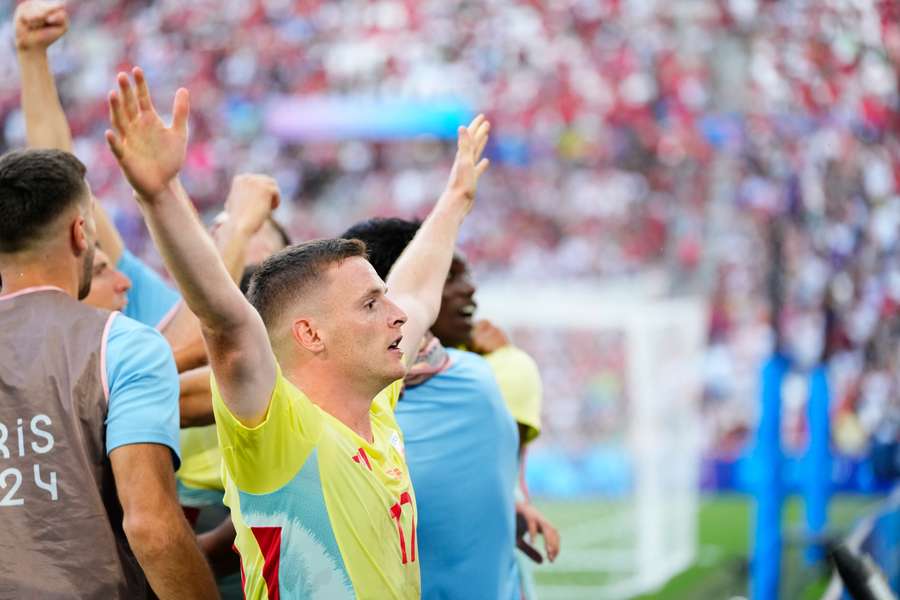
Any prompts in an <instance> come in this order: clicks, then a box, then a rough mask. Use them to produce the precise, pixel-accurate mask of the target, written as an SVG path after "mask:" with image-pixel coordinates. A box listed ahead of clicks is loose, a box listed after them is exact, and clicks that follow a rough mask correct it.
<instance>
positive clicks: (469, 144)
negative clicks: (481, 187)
mask: <svg viewBox="0 0 900 600" xmlns="http://www.w3.org/2000/svg"><path fill="white" fill-rule="evenodd" d="M490 130H491V124H490V122H488V120H487V118H485V116H484V115H478V116H477V117H475V119H474V120H473V121H472V122H471V123H469V126H468V127H460V128H459V129H458V130H457V135H458V141H457V150H456V160H454V161H453V168H452V169H451V170H450V179H449V180H448V181H447V190H446V191H447V192H449V193H451V194H453V195H454V196H457V197H459V198H460V199H462V201H463V202H464V203H465V212H468V211H469V210H471V209H472V205H473V203H474V202H475V190H476V188H477V187H478V178H479V177H481V175H482V174H483V173H484V172H485V171H486V170H487V168H488V164H489V162H488V160H487V159H486V158H481V154H482V153H483V152H484V147H485V146H486V145H487V141H488V132H490Z"/></svg>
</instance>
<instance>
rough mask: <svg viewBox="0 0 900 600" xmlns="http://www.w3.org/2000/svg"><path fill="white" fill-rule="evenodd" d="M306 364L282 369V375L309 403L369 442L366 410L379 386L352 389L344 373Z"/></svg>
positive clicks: (370, 428)
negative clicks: (342, 375)
mask: <svg viewBox="0 0 900 600" xmlns="http://www.w3.org/2000/svg"><path fill="white" fill-rule="evenodd" d="M317 366H318V365H315V364H310V365H306V366H305V367H302V366H301V367H297V368H295V369H294V370H293V371H290V372H289V371H285V377H287V378H288V380H289V381H290V382H291V383H293V384H294V385H295V386H297V389H299V390H301V391H302V392H303V393H304V394H306V397H307V398H309V399H310V400H311V401H312V402H313V404H316V405H317V406H318V407H319V408H321V409H322V410H324V411H325V412H327V413H328V414H330V415H331V416H332V417H334V418H335V419H337V420H338V421H340V422H341V423H343V424H344V425H346V426H347V427H349V428H350V429H352V430H353V431H355V432H356V433H357V435H359V436H360V437H361V438H363V439H364V440H366V441H368V442H369V443H372V440H373V438H372V421H371V419H370V417H369V411H370V409H371V407H372V400H373V399H374V398H375V396H376V395H377V394H378V392H379V391H381V390H375V391H374V392H373V391H372V390H371V389H356V388H355V387H354V386H353V385H352V383H351V382H348V381H347V378H346V377H341V376H336V375H335V374H332V373H328V372H327V371H323V370H322V369H321V368H317Z"/></svg>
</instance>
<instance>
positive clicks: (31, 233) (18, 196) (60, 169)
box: [0, 150, 87, 254]
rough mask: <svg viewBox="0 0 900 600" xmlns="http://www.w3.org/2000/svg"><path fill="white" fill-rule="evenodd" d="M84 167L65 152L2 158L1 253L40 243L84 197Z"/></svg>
mask: <svg viewBox="0 0 900 600" xmlns="http://www.w3.org/2000/svg"><path fill="white" fill-rule="evenodd" d="M85 172H86V169H85V166H84V164H82V162H81V161H80V160H78V159H77V158H75V156H74V155H72V154H70V153H68V152H63V151H61V150H16V151H13V152H7V153H6V154H4V155H3V156H0V253H5V254H12V253H15V252H21V251H23V250H28V249H30V248H31V247H33V246H34V245H35V244H36V243H39V242H40V241H41V240H42V239H43V237H44V234H45V233H46V232H47V228H48V227H49V226H50V225H51V224H53V222H54V221H56V219H57V218H58V217H59V216H60V215H61V214H62V213H64V212H65V211H66V209H67V208H69V207H70V206H71V205H73V204H75V203H76V202H78V201H79V200H80V199H82V198H84V197H85V196H86V194H87V185H86V184H85V182H84V174H85Z"/></svg>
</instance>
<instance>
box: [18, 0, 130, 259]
mask: <svg viewBox="0 0 900 600" xmlns="http://www.w3.org/2000/svg"><path fill="white" fill-rule="evenodd" d="M13 20H14V22H15V36H16V55H17V56H18V60H19V70H20V72H21V76H22V92H21V98H22V112H23V114H24V116H25V136H26V139H27V142H28V146H29V147H31V148H55V149H57V150H65V151H66V152H72V132H71V130H70V129H69V122H68V121H67V120H66V114H65V112H64V111H63V108H62V104H61V103H60V101H59V93H58V92H57V90H56V82H55V81H54V79H53V74H52V73H51V71H50V63H49V61H48V60H47V48H49V47H50V45H51V44H53V42H55V41H56V40H58V39H59V38H61V37H62V36H63V34H64V33H65V32H66V30H67V29H68V28H69V16H68V14H67V13H66V8H65V4H63V3H61V2H46V1H44V0H29V1H28V2H23V3H22V4H20V5H19V6H18V7H17V8H16V12H15V16H14V17H13ZM95 207H96V208H95V211H94V218H95V221H96V223H97V239H98V240H99V241H100V246H101V247H102V248H103V251H104V252H106V255H107V256H109V259H110V260H111V261H112V262H113V264H116V263H118V262H119V258H120V257H121V256H122V250H123V249H124V248H125V245H124V243H123V242H122V236H120V235H119V232H118V230H117V229H116V227H115V225H113V223H112V220H111V219H110V218H109V215H107V214H106V211H105V210H103V207H102V206H101V205H100V203H99V202H97V203H95Z"/></svg>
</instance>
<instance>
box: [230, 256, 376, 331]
mask: <svg viewBox="0 0 900 600" xmlns="http://www.w3.org/2000/svg"><path fill="white" fill-rule="evenodd" d="M357 256H358V257H360V258H366V245H365V244H364V243H362V242H361V241H359V240H344V239H340V238H337V239H324V240H313V241H311V242H305V243H303V244H297V245H296V246H290V247H288V248H285V249H284V250H282V251H280V252H276V253H275V254H273V255H272V256H270V257H269V258H267V259H266V260H264V261H263V262H262V263H261V264H260V265H259V267H258V268H257V269H256V272H255V273H254V274H253V276H252V277H251V278H250V285H249V289H248V290H247V299H248V300H249V301H250V304H252V305H253V307H254V308H256V310H257V312H258V313H259V314H260V316H261V317H262V319H263V323H265V324H266V328H267V329H269V330H270V332H271V327H272V326H273V325H275V324H276V323H277V322H278V319H279V318H280V317H281V315H282V313H283V312H284V310H285V308H286V307H287V306H289V304H290V303H291V302H292V301H294V300H296V299H298V298H301V297H302V296H303V295H304V294H308V293H309V292H310V291H311V289H312V287H313V286H314V285H315V284H317V283H321V281H322V276H323V275H324V273H325V271H326V270H327V269H328V268H329V267H331V266H332V265H335V264H340V263H342V262H343V261H345V260H347V259H348V258H353V257H357Z"/></svg>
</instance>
